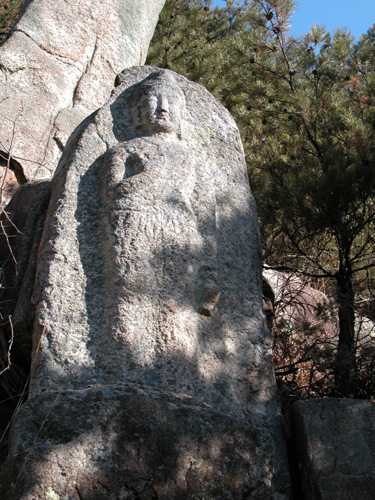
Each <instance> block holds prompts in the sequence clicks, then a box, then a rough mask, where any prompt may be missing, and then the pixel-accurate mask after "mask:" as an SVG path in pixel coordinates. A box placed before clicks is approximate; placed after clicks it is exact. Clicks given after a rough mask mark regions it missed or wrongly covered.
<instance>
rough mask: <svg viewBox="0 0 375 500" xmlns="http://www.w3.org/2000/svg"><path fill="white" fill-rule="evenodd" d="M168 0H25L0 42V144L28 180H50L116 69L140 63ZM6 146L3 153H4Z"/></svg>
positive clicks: (105, 96) (108, 87)
mask: <svg viewBox="0 0 375 500" xmlns="http://www.w3.org/2000/svg"><path fill="white" fill-rule="evenodd" d="M164 2H165V0H80V1H70V0H60V1H58V2H51V1H50V0H29V1H28V2H26V4H25V7H24V12H23V15H21V17H20V18H19V20H18V21H17V23H16V24H15V26H14V27H13V30H12V32H11V34H10V36H9V37H8V39H7V40H6V41H5V42H4V43H3V45H2V46H1V47H0V94H1V100H0V118H1V119H0V141H1V142H0V144H1V148H0V149H1V150H3V151H2V152H3V153H8V151H9V150H10V149H11V150H12V156H13V162H14V163H15V164H17V166H18V168H21V169H22V170H23V173H24V175H25V177H26V179H27V180H36V179H45V178H48V179H50V178H51V175H52V173H53V172H54V170H55V168H56V165H57V163H58V160H59V158H60V156H61V150H62V149H63V148H64V146H65V143H66V141H67V139H68V138H69V136H70V134H71V133H72V132H73V130H74V129H75V127H76V126H77V125H78V124H79V123H80V122H81V121H82V120H83V119H84V118H86V117H87V116H88V115H89V114H90V113H92V112H93V111H95V110H96V109H98V108H99V107H100V106H102V105H103V104H104V103H105V102H106V101H107V99H108V97H109V95H110V92H111V90H112V87H113V84H114V80H115V77H116V74H117V73H119V72H120V71H122V70H123V69H124V68H127V67H130V66H134V65H138V64H143V63H144V61H145V58H146V55H147V49H148V45H149V42H150V40H151V37H152V34H153V31H154V28H155V25H156V22H157V19H158V16H159V13H160V11H161V9H162V7H163V5H164ZM4 150H5V151H4Z"/></svg>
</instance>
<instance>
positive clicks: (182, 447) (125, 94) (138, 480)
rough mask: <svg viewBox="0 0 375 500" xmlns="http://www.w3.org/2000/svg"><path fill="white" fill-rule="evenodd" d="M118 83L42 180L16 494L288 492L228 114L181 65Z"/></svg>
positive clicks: (256, 258) (246, 197)
mask: <svg viewBox="0 0 375 500" xmlns="http://www.w3.org/2000/svg"><path fill="white" fill-rule="evenodd" d="M118 81H119V86H118V87H117V88H116V89H115V91H114V93H113V94H112V97H111V99H110V101H109V102H108V103H107V104H106V105H105V106H104V107H103V108H102V109H101V110H99V111H98V112H97V113H95V114H94V115H93V116H91V117H89V118H88V119H87V120H86V121H85V122H84V123H83V124H82V126H81V127H79V129H77V130H76V132H75V134H74V135H73V136H72V137H71V139H70V140H69V143H68V145H67V147H66V150H65V152H64V154H63V157H62V159H61V161H60V164H59V167H58V169H57V171H56V174H55V176H54V179H53V181H52V196H51V202H50V206H49V210H48V214H47V219H46V225H45V229H44V234H43V238H42V242H41V246H40V252H39V264H38V269H37V278H36V285H35V289H34V296H33V303H34V305H35V323H34V339H33V342H34V353H33V366H32V377H31V383H30V392H31V397H30V399H29V402H28V403H27V405H26V406H25V407H24V408H23V410H22V412H21V413H20V414H19V415H18V416H17V419H16V422H15V424H14V427H13V431H12V441H11V443H12V444H11V457H10V459H9V461H8V469H7V470H8V473H7V477H8V478H15V477H17V476H18V485H17V486H16V491H15V493H14V496H13V498H14V500H15V499H16V498H17V499H19V498H22V499H31V498H47V496H45V495H47V493H48V495H50V497H51V498H55V497H56V498H57V496H56V495H60V496H61V495H63V494H64V495H67V497H68V498H81V499H82V498H83V499H94V498H95V499H96V498H97V499H99V498H103V497H104V496H105V497H106V498H114V499H115V498H116V499H120V498H134V499H148V498H171V499H172V498H173V499H181V498H191V499H193V498H195V499H217V498H233V499H235V498H236V499H237V498H246V499H249V500H250V499H259V500H260V499H268V498H269V499H273V498H274V499H280V500H281V499H286V498H288V478H287V465H286V458H285V454H284V447H283V442H282V436H281V431H280V427H279V414H278V410H277V404H276V391H275V388H276V387H275V380H274V375H273V369H272V353H271V337H270V334H269V330H268V328H267V327H266V323H265V318H264V315H263V313H262V300H261V272H260V270H261V266H260V242H259V234H258V229H257V214H256V208H255V204H254V200H253V197H252V195H251V192H250V188H249V184H248V178H247V173H246V165H245V161H244V154H243V149H242V145H241V142H240V138H239V133H238V130H237V127H236V125H235V123H234V121H233V119H232V118H231V116H230V115H229V113H228V112H227V111H226V110H225V109H224V108H223V107H222V106H221V105H220V104H219V103H218V102H217V101H216V100H215V99H214V98H213V97H212V96H211V95H210V94H209V93H208V92H207V91H206V90H205V89H204V88H202V87H201V86H199V85H197V84H194V83H191V82H189V81H188V80H186V79H185V78H183V77H181V76H179V75H176V74H172V73H171V72H168V71H157V70H156V68H150V67H140V68H131V69H129V70H127V71H126V72H124V73H123V74H122V75H121V77H120V78H119V79H118ZM140 82H142V83H140ZM44 421H45V425H46V428H47V431H46V433H44V432H43V430H42V429H40V435H41V437H40V439H37V444H36V445H35V447H34V448H33V450H32V453H31V455H30V457H29V458H28V460H27V465H26V466H23V465H22V464H24V463H25V459H26V456H27V454H28V451H27V450H29V449H30V445H31V443H32V442H33V440H34V439H35V435H36V434H38V428H39V427H40V424H41V422H44ZM49 422H51V427H49ZM52 422H53V423H52ZM22 467H23V468H22ZM19 470H21V471H22V473H21V474H19V472H18V471H19ZM52 470H53V471H54V472H53V476H51V471H52ZM18 474H19V475H18ZM53 477H56V478H57V479H56V480H55V479H53ZM93 485H94V486H95V488H99V489H98V490H97V491H94V490H93V488H94V486H93ZM6 488H9V484H8V485H7V486H5V490H4V491H7V489H6ZM103 488H104V489H103ZM105 492H106V493H105ZM43 495H44V496H43ZM53 495H55V497H53ZM48 498H49V497H48Z"/></svg>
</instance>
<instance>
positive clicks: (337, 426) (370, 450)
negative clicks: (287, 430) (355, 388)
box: [291, 399, 375, 500]
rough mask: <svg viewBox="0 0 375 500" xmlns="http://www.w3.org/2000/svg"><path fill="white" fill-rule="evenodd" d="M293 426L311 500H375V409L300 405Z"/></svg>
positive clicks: (360, 404)
mask: <svg viewBox="0 0 375 500" xmlns="http://www.w3.org/2000/svg"><path fill="white" fill-rule="evenodd" d="M291 421H292V432H293V441H294V446H295V448H296V451H297V458H298V463H299V468H300V471H301V480H302V486H303V490H304V494H305V499H306V500H321V499H324V500H350V499H355V500H372V499H373V498H375V405H374V403H372V402H370V401H361V400H354V399H323V400H319V399H314V400H309V401H298V402H297V403H295V404H294V405H293V406H292V410H291Z"/></svg>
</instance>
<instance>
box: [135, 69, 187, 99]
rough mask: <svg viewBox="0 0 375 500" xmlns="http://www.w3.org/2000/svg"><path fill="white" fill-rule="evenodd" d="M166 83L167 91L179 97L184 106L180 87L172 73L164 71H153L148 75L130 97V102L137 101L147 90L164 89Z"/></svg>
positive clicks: (183, 97)
mask: <svg viewBox="0 0 375 500" xmlns="http://www.w3.org/2000/svg"><path fill="white" fill-rule="evenodd" d="M166 83H167V87H168V89H169V90H171V91H172V92H173V94H174V95H176V94H177V95H179V97H180V98H181V99H182V101H183V103H184V104H185V96H184V93H183V91H182V90H181V87H180V86H179V84H178V83H177V81H176V79H175V78H174V76H173V75H172V73H171V72H170V71H168V70H165V69H160V70H158V71H154V72H153V73H150V74H149V75H148V76H147V78H145V79H144V80H142V81H141V82H139V83H138V85H137V87H136V89H135V91H134V94H133V96H132V100H133V101H137V99H138V98H139V97H141V96H142V95H144V94H146V93H147V91H148V90H154V89H156V90H157V89H158V88H165V86H166Z"/></svg>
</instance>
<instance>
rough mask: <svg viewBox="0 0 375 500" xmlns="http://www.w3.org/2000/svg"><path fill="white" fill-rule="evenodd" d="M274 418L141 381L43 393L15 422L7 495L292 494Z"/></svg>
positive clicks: (83, 499)
mask: <svg viewBox="0 0 375 500" xmlns="http://www.w3.org/2000/svg"><path fill="white" fill-rule="evenodd" d="M265 424H266V423H265ZM267 425H268V427H267V429H266V428H262V426H259V425H254V423H252V422H243V421H240V420H237V419H235V418H233V417H231V416H228V415H224V414H222V413H219V412H216V411H214V410H213V409H212V408H209V407H206V406H202V405H197V404H195V402H194V401H193V400H192V399H191V398H186V397H183V396H178V395H175V394H168V393H162V392H157V391H150V390H144V389H141V388H134V387H125V388H124V387H103V386H101V387H91V388H87V389H82V390H76V391H63V392H61V393H58V392H54V393H52V392H49V393H42V394H39V395H38V396H35V397H31V398H30V399H29V401H28V402H27V404H25V405H24V406H23V407H22V408H21V410H20V412H19V414H18V415H17V418H16V420H15V422H14V424H13V429H12V437H11V443H10V448H11V449H10V458H9V459H8V462H7V464H6V467H5V472H4V474H3V479H4V482H3V491H2V494H1V498H3V499H7V498H12V500H18V499H23V500H26V499H28V500H31V499H33V500H35V499H43V500H48V499H51V500H52V499H69V500H73V499H77V500H103V499H107V500H111V499H113V500H121V499H124V500H125V499H127V500H128V499H129V500H130V499H131V500H136V499H137V500H138V499H140V500H146V499H147V500H148V499H169V500H171V499H176V500H177V499H179V500H181V499H205V500H208V499H215V500H218V499H259V500H267V499H276V498H277V499H286V498H287V495H286V494H285V496H284V493H283V492H282V490H283V489H285V491H287V479H286V477H282V476H283V474H282V473H281V475H279V477H277V473H275V470H274V468H275V463H277V462H279V463H282V462H283V461H284V457H282V456H281V454H279V455H278V456H276V452H275V442H274V438H273V436H272V435H271V433H270V430H269V429H270V428H271V427H270V422H267ZM279 453H280V452H279ZM284 472H285V471H284Z"/></svg>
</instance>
